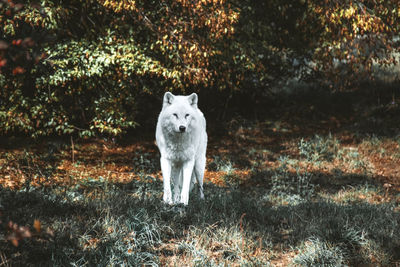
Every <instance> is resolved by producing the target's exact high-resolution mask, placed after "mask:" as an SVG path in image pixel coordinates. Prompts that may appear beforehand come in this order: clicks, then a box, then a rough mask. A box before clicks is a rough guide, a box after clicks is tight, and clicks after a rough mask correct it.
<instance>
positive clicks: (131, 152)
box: [0, 96, 400, 266]
mask: <svg viewBox="0 0 400 267" xmlns="http://www.w3.org/2000/svg"><path fill="white" fill-rule="evenodd" d="M321 99H322V100H321ZM342 99H343V98H341V99H340V100H338V102H342ZM345 99H350V100H348V101H349V103H352V104H349V105H350V106H351V107H348V110H343V108H341V107H339V106H335V100H332V98H330V100H329V101H328V102H323V100H324V98H323V97H320V98H319V101H318V102H312V101H311V102H305V101H303V102H301V103H302V104H301V105H298V104H294V103H291V102H290V101H288V100H285V101H283V102H282V103H278V104H277V105H276V107H279V105H280V104H282V105H283V104H284V105H286V106H285V109H282V108H277V109H274V107H272V108H271V116H267V118H265V119H263V120H259V121H258V122H249V121H246V120H243V119H240V118H236V119H235V120H230V121H229V122H228V123H226V124H223V125H213V124H211V126H209V130H208V131H209V137H210V143H209V146H208V155H207V157H208V159H207V173H206V181H205V182H206V184H205V189H204V190H205V197H206V199H205V201H200V200H198V196H197V194H196V192H194V193H193V194H192V195H191V199H190V204H189V206H188V207H186V208H184V207H180V206H165V205H164V204H163V203H162V181H161V174H160V171H159V169H160V168H159V163H158V160H159V159H158V158H159V155H158V152H157V148H156V147H155V145H154V143H153V137H152V136H148V137H140V138H139V137H137V136H136V137H132V138H130V139H128V138H126V139H123V140H117V141H113V140H108V141H107V140H106V141H105V140H99V139H98V140H86V141H85V140H72V141H73V142H71V140H61V141H60V140H46V141H38V142H35V143H34V144H28V143H27V142H23V141H21V139H9V140H8V143H4V144H3V147H2V148H1V149H0V183H1V186H0V221H1V223H0V266H39V265H42V266H48V265H51V266H55V265H57V266H58V265H60V266H84V265H88V266H93V265H96V266H114V265H117V266H120V265H126V266H138V265H150V266H151V265H153V266H160V265H161V266H164V265H168V266H287V265H298V266H396V265H400V231H399V229H400V191H399V190H400V147H399V145H400V136H399V135H397V134H396V132H397V133H398V131H397V130H398V125H400V124H396V123H395V122H397V121H394V120H395V119H396V114H397V115H398V114H399V109H398V107H397V106H395V104H392V106H390V105H385V104H379V103H376V102H373V103H374V105H369V104H368V103H363V104H362V105H361V104H359V103H360V102H352V100H351V99H352V98H351V96H350V97H349V98H345ZM382 102H383V103H385V102H384V101H382ZM346 103H347V102H344V103H342V104H343V105H344V106H345V107H346ZM360 105H361V106H360ZM342 107H343V106H342ZM335 108H339V109H341V110H340V111H338V110H336V109H335ZM294 114H295V115H296V116H294ZM72 143H73V149H72Z"/></svg>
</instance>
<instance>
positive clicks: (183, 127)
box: [179, 125, 186, 133]
mask: <svg viewBox="0 0 400 267" xmlns="http://www.w3.org/2000/svg"><path fill="white" fill-rule="evenodd" d="M179 131H180V132H181V133H183V132H185V131H186V127H185V126H183V125H181V126H179Z"/></svg>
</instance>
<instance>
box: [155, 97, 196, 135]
mask: <svg viewBox="0 0 400 267" xmlns="http://www.w3.org/2000/svg"><path fill="white" fill-rule="evenodd" d="M197 100H198V97H197V94H196V93H193V94H191V95H189V96H182V95H173V94H172V93H170V92H166V93H165V95H164V101H163V108H162V112H163V113H164V114H163V115H164V116H165V118H164V121H165V122H166V123H167V124H168V128H169V130H170V131H173V132H176V133H185V132H190V131H191V130H192V128H193V125H192V122H193V121H195V120H196V116H197Z"/></svg>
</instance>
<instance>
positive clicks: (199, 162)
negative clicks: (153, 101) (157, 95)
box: [156, 92, 207, 205]
mask: <svg viewBox="0 0 400 267" xmlns="http://www.w3.org/2000/svg"><path fill="white" fill-rule="evenodd" d="M197 100H198V97H197V94H195V93H193V94H191V95H189V96H180V95H177V96H175V95H173V94H171V93H170V92H167V93H165V95H164V102H163V106H162V110H161V113H160V115H159V117H158V122H157V128H156V142H157V146H158V148H159V150H160V153H161V159H160V162H161V171H162V174H163V181H164V196H163V200H164V202H165V203H168V204H172V203H183V204H184V205H187V204H188V202H189V192H190V190H191V188H192V187H193V185H194V183H195V181H196V180H197V182H198V184H199V188H200V197H201V198H204V194H203V177H204V170H205V166H206V148H207V133H206V120H205V118H204V115H203V113H202V112H201V111H200V110H199V109H198V107H197ZM171 179H172V181H173V183H174V196H173V198H172V192H171Z"/></svg>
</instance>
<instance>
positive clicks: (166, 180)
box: [160, 157, 172, 204]
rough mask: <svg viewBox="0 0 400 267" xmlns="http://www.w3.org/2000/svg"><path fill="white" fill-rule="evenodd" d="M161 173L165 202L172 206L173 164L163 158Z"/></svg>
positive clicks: (161, 160)
mask: <svg viewBox="0 0 400 267" xmlns="http://www.w3.org/2000/svg"><path fill="white" fill-rule="evenodd" d="M160 163H161V172H162V175H163V184H164V196H163V200H164V202H165V203H166V204H172V193H171V162H170V161H169V160H168V159H166V158H163V157H161V159H160Z"/></svg>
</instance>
